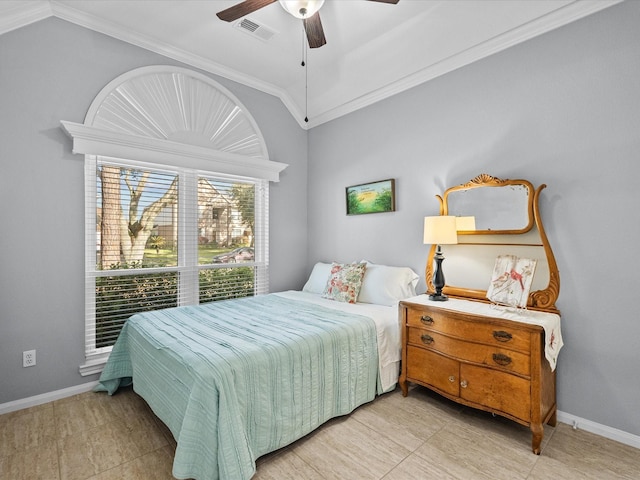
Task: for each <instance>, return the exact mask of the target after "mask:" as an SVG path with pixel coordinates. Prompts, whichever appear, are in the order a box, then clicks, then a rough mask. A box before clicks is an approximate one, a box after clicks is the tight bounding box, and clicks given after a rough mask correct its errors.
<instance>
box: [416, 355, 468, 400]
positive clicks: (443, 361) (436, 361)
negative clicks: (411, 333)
mask: <svg viewBox="0 0 640 480" xmlns="http://www.w3.org/2000/svg"><path fill="white" fill-rule="evenodd" d="M459 370H460V364H459V363H458V362H456V361H455V360H451V359H450V358H446V357H443V356H442V355H438V354H437V353H434V352H431V351H429V350H425V349H423V348H416V347H412V346H409V347H407V365H406V372H407V378H409V379H410V380H411V381H415V382H420V383H425V384H427V385H431V386H433V387H435V388H437V389H439V390H441V391H442V392H445V393H448V394H450V395H455V396H457V395H458V393H459V389H460V384H459V380H460V379H459V378H458V372H459Z"/></svg>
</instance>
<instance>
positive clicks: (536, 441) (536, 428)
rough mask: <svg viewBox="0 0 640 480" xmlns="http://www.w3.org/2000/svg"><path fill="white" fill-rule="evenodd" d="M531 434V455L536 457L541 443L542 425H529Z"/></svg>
mask: <svg viewBox="0 0 640 480" xmlns="http://www.w3.org/2000/svg"><path fill="white" fill-rule="evenodd" d="M531 433H532V434H533V436H532V438H531V449H532V450H533V453H535V454H536V455H540V444H541V443H542V437H543V435H544V430H543V428H542V424H541V423H538V424H533V423H532V424H531Z"/></svg>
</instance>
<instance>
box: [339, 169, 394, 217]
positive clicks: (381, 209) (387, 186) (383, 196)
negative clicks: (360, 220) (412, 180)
mask: <svg viewBox="0 0 640 480" xmlns="http://www.w3.org/2000/svg"><path fill="white" fill-rule="evenodd" d="M395 183H396V182H395V179H393V178H389V179H386V180H378V181H376V182H369V183H361V184H359V185H352V186H350V187H346V201H347V215H362V214H367V213H386V212H395V210H396V186H395Z"/></svg>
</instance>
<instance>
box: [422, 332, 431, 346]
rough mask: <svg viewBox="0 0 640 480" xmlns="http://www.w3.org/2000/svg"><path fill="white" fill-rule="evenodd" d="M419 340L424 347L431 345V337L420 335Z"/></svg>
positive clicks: (424, 334)
mask: <svg viewBox="0 0 640 480" xmlns="http://www.w3.org/2000/svg"><path fill="white" fill-rule="evenodd" d="M420 340H422V343H424V344H425V345H431V344H432V343H433V337H432V336H431V335H427V334H426V333H423V334H422V335H420Z"/></svg>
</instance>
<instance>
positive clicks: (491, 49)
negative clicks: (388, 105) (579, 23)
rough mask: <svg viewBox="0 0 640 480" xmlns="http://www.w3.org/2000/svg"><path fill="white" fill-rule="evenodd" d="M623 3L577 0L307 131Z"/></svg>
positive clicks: (335, 112)
mask: <svg viewBox="0 0 640 480" xmlns="http://www.w3.org/2000/svg"><path fill="white" fill-rule="evenodd" d="M623 1H624V0H577V1H575V2H573V3H571V4H569V5H566V6H564V7H560V8H558V9H557V10H554V11H553V12H551V13H548V14H547V15H544V16H542V17H540V18H538V19H536V20H533V21H531V22H528V23H527V24H525V25H523V26H521V27H518V28H515V29H513V30H511V31H509V32H506V33H504V34H502V35H498V36H496V37H494V38H492V39H490V40H487V41H486V42H483V43H481V44H478V45H476V46H474V47H472V48H470V49H468V50H465V51H464V52H461V53H458V54H455V55H452V56H450V57H448V58H445V59H443V60H441V61H440V62H438V63H435V64H433V65H431V66H429V67H427V68H424V69H422V70H420V71H418V72H416V73H413V74H411V75H408V76H406V77H404V78H401V79H399V80H397V81H394V82H393V83H391V84H389V85H386V86H384V87H381V88H379V89H377V90H374V91H372V92H370V93H368V94H365V95H362V96H361V97H358V98H356V99H354V100H352V101H349V102H347V103H344V104H342V105H339V106H337V107H335V108H331V109H329V110H327V111H325V112H322V113H320V114H319V115H317V116H315V117H314V118H313V120H312V121H310V125H309V128H313V127H316V126H318V125H321V124H323V123H326V122H329V121H331V120H335V119H336V118H339V117H342V116H344V115H347V114H349V113H351V112H354V111H356V110H360V109H361V108H364V107H367V106H369V105H372V104H374V103H377V102H379V101H381V100H384V99H386V98H388V97H391V96H393V95H396V94H398V93H401V92H404V91H405V90H409V89H410V88H413V87H415V86H417V85H420V84H422V83H425V82H428V81H429V80H433V79H434V78H437V77H440V76H442V75H445V74H446V73H449V72H452V71H454V70H457V69H459V68H462V67H464V66H466V65H469V64H471V63H474V62H477V61H478V60H481V59H483V58H486V57H489V56H491V55H493V54H495V53H498V52H501V51H503V50H506V49H507V48H510V47H512V46H514V45H517V44H519V43H522V42H525V41H527V40H530V39H532V38H535V37H537V36H540V35H542V34H544V33H547V32H550V31H552V30H555V29H557V28H559V27H562V26H564V25H567V24H569V23H571V22H574V21H576V20H579V19H581V18H584V17H586V16H589V15H591V14H593V13H596V12H599V11H600V10H604V9H605V8H609V7H611V6H613V5H616V4H618V3H622V2H623Z"/></svg>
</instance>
